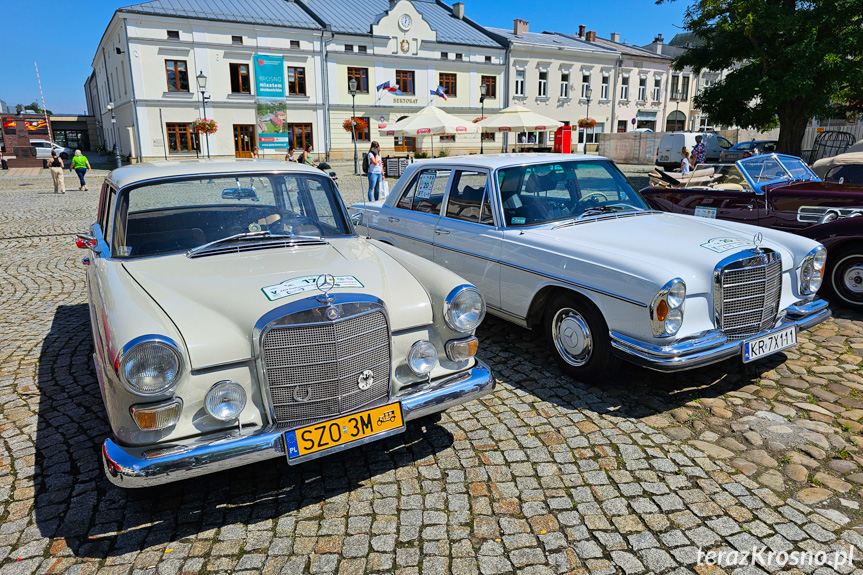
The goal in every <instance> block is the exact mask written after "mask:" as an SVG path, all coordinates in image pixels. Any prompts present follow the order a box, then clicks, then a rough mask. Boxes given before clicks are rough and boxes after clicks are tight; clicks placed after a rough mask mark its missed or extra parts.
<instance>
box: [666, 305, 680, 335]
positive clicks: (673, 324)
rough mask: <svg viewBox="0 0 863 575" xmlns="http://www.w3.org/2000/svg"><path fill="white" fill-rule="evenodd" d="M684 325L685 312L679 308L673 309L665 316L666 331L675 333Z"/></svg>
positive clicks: (669, 333)
mask: <svg viewBox="0 0 863 575" xmlns="http://www.w3.org/2000/svg"><path fill="white" fill-rule="evenodd" d="M681 325H683V312H682V311H680V310H679V309H673V310H671V311H670V312H668V315H667V316H665V333H667V334H668V335H674V334H676V333H677V332H678V330H680V326H681Z"/></svg>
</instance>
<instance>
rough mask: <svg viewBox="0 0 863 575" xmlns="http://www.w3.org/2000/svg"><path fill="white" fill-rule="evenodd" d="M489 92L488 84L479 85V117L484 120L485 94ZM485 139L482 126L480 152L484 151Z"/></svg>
mask: <svg viewBox="0 0 863 575" xmlns="http://www.w3.org/2000/svg"><path fill="white" fill-rule="evenodd" d="M486 93H488V86H487V85H485V84H480V85H479V109H480V112H479V118H480V120H482V119H483V118H484V117H485V95H486ZM484 143H485V141H484V140H483V139H482V128H480V130H479V153H480V154H482V153H483V147H482V145H483V144H484Z"/></svg>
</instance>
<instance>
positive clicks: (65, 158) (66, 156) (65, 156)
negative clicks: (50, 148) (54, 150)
mask: <svg viewBox="0 0 863 575" xmlns="http://www.w3.org/2000/svg"><path fill="white" fill-rule="evenodd" d="M60 157H61V158H63V159H64V160H68V159H69V154H67V153H66V152H60Z"/></svg>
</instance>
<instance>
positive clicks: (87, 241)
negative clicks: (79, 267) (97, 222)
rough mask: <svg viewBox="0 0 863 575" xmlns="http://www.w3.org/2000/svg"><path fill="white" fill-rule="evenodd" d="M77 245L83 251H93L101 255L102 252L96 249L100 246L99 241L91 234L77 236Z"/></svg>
mask: <svg viewBox="0 0 863 575" xmlns="http://www.w3.org/2000/svg"><path fill="white" fill-rule="evenodd" d="M75 245H76V246H78V247H79V248H81V249H82V250H93V252H94V253H96V254H99V253H100V251H99V250H97V249H96V246H98V245H99V240H98V239H97V238H96V236H91V235H90V234H75ZM85 259H86V258H85ZM85 265H86V264H85Z"/></svg>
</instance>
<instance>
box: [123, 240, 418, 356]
mask: <svg viewBox="0 0 863 575" xmlns="http://www.w3.org/2000/svg"><path fill="white" fill-rule="evenodd" d="M123 267H124V268H125V270H126V271H127V272H128V273H129V274H130V275H131V276H132V277H133V278H134V279H135V280H136V281H137V282H138V283H139V284H140V285H141V287H143V289H144V290H146V291H147V293H148V294H149V295H150V296H151V297H152V298H153V299H154V300H155V302H156V303H157V304H158V305H159V306H160V307H161V308H162V309H163V310H164V311H165V313H166V314H167V315H168V316H169V317H170V319H171V320H172V321H173V322H174V324H175V325H176V326H177V329H178V330H179V331H180V333H181V334H182V335H183V339H184V340H185V344H186V348H187V350H188V352H189V355H190V360H191V363H192V367H194V368H201V367H204V366H210V365H216V364H222V363H226V362H232V361H242V360H246V359H249V358H251V357H253V356H254V351H253V350H254V345H253V341H252V339H253V329H254V326H255V323H256V322H257V321H258V320H259V319H260V318H261V316H263V315H264V314H266V313H267V312H269V311H271V310H274V309H276V308H279V307H281V306H284V305H286V304H290V303H291V302H293V301H296V300H300V299H305V298H309V297H315V296H316V295H320V293H321V292H320V291H318V290H317V288H315V287H314V284H312V285H311V286H310V289H309V290H308V291H304V292H300V293H296V294H295V295H287V296H284V297H282V293H279V294H274V295H273V297H275V298H276V299H273V300H271V299H270V296H268V295H267V292H265V291H264V288H268V287H273V286H277V285H278V284H281V283H282V282H286V281H290V280H296V279H297V278H302V277H306V276H314V277H317V276H318V275H320V274H332V275H334V276H351V277H353V278H356V281H357V282H358V286H357V287H350V288H342V287H337V288H335V289H334V290H333V293H344V292H352V293H361V294H366V295H371V296H374V297H377V298H379V299H381V300H383V301H384V302H386V307H387V311H388V314H389V319H390V328H391V329H392V330H393V331H398V330H403V329H408V328H411V327H414V326H417V325H426V324H429V323H431V322H432V308H431V302H430V300H429V297H428V295H427V293H426V291H425V290H424V289H423V287H422V285H420V284H419V282H417V280H416V279H415V278H414V277H413V276H412V275H411V274H410V273H409V272H408V271H407V270H406V269H405V268H404V267H403V266H401V265H400V264H399V263H398V262H396V261H395V260H394V259H393V258H392V257H390V256H389V255H387V254H386V253H384V252H382V251H381V250H379V249H377V248H376V247H375V246H373V245H372V244H371V243H369V242H368V241H366V240H363V239H359V238H343V239H333V240H329V244H327V245H325V246H307V247H301V248H296V249H292V250H288V251H286V250H285V249H283V248H273V249H270V250H261V251H255V252H246V253H240V254H226V255H213V256H204V257H197V258H193V259H189V258H187V257H186V256H185V254H176V255H170V256H164V257H157V258H148V259H141V260H131V261H128V262H125V263H124V265H123ZM291 285H294V284H291ZM360 285H361V287H359V286H360ZM268 291H269V290H268ZM270 293H271V294H272V292H270Z"/></svg>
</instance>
